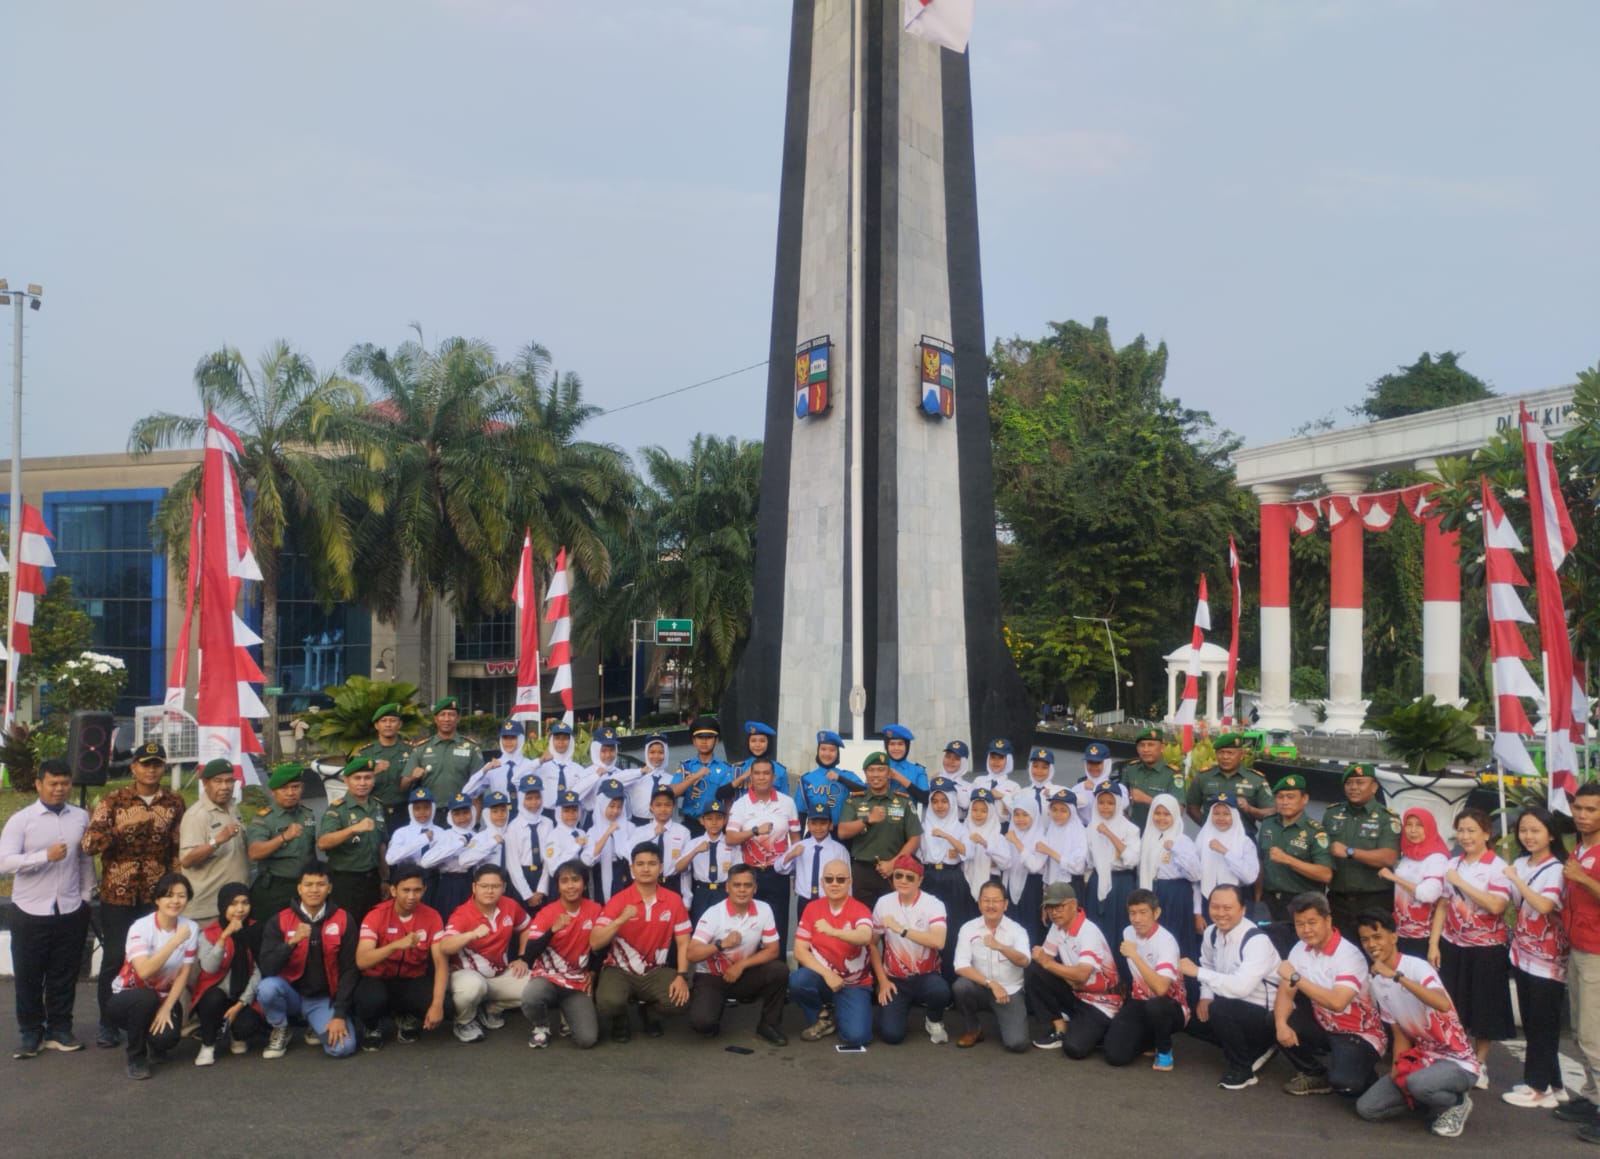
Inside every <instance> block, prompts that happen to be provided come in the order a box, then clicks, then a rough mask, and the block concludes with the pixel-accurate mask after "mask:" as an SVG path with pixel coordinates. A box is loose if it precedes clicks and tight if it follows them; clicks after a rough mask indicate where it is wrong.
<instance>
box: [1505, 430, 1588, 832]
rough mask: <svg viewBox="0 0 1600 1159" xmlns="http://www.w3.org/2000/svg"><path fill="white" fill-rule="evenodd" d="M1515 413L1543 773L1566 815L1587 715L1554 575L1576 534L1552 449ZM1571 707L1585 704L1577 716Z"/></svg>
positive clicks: (1540, 433) (1555, 806) (1557, 805)
mask: <svg viewBox="0 0 1600 1159" xmlns="http://www.w3.org/2000/svg"><path fill="white" fill-rule="evenodd" d="M1519 409H1520V411H1521V424H1522V451H1523V456H1524V458H1525V460H1526V463H1527V469H1528V513H1529V516H1530V519H1531V521H1532V524H1533V582H1534V588H1535V590H1537V591H1538V593H1539V639H1540V643H1541V646H1542V651H1543V653H1544V691H1545V699H1546V710H1545V741H1544V769H1545V774H1546V775H1547V776H1548V777H1549V778H1550V790H1549V796H1550V801H1549V806H1550V808H1551V809H1552V810H1558V811H1560V812H1563V813H1566V812H1570V807H1569V805H1568V802H1567V798H1568V795H1569V794H1571V793H1574V792H1576V791H1577V788H1578V751H1577V748H1576V742H1578V741H1580V740H1582V739H1583V733H1584V723H1585V718H1586V717H1587V715H1588V711H1587V698H1586V697H1585V696H1584V692H1583V689H1582V688H1580V687H1577V681H1576V679H1575V676H1574V671H1573V660H1572V637H1571V636H1570V635H1569V633H1568V629H1567V609H1566V602H1565V600H1564V599H1563V598H1562V595H1561V578H1560V576H1558V575H1557V574H1556V573H1557V572H1558V571H1559V570H1560V569H1561V565H1562V563H1564V562H1565V561H1566V558H1567V554H1568V552H1570V551H1571V550H1572V549H1573V548H1574V547H1576V546H1577V543H1578V533H1577V532H1576V531H1575V530H1574V529H1573V526H1572V520H1571V518H1569V517H1568V515H1567V503H1566V499H1565V498H1564V497H1563V496H1562V494H1561V476H1560V473H1559V472H1558V471H1557V470H1556V449H1555V447H1554V445H1552V444H1551V442H1550V440H1549V438H1548V437H1546V435H1545V433H1544V428H1543V427H1542V426H1540V425H1539V424H1538V423H1537V422H1535V421H1534V419H1533V416H1532V415H1530V414H1529V413H1528V408H1527V407H1520V408H1519ZM1575 705H1581V706H1583V707H1582V709H1581V710H1580V713H1578V714H1575V713H1574V706H1575Z"/></svg>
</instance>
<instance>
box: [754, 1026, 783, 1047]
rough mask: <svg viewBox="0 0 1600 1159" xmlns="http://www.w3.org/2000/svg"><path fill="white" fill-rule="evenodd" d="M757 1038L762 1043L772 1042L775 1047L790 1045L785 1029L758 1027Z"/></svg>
mask: <svg viewBox="0 0 1600 1159" xmlns="http://www.w3.org/2000/svg"><path fill="white" fill-rule="evenodd" d="M756 1037H757V1038H759V1039H761V1041H762V1042H770V1043H771V1044H772V1045H773V1046H788V1045H789V1036H788V1035H787V1034H785V1033H784V1032H783V1028H782V1027H780V1026H765V1025H757V1026H756Z"/></svg>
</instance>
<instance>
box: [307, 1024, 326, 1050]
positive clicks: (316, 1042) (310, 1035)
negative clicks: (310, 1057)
mask: <svg viewBox="0 0 1600 1159" xmlns="http://www.w3.org/2000/svg"><path fill="white" fill-rule="evenodd" d="M305 1044H306V1045H307V1046H321V1045H322V1036H321V1035H320V1034H318V1033H317V1032H316V1031H315V1030H313V1029H312V1028H311V1027H309V1026H308V1027H306V1033H305Z"/></svg>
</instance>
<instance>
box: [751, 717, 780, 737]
mask: <svg viewBox="0 0 1600 1159" xmlns="http://www.w3.org/2000/svg"><path fill="white" fill-rule="evenodd" d="M744 735H745V736H768V737H773V738H776V737H777V735H778V730H777V729H775V728H773V727H772V726H771V725H770V724H762V723H761V722H760V721H759V720H747V721H745V722H744Z"/></svg>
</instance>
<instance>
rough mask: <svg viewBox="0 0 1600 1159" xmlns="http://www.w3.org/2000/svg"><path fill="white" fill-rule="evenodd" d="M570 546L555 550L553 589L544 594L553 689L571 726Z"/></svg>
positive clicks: (566, 722)
mask: <svg viewBox="0 0 1600 1159" xmlns="http://www.w3.org/2000/svg"><path fill="white" fill-rule="evenodd" d="M567 591H568V589H567V549H566V548H564V547H563V548H562V549H561V550H560V551H559V552H557V553H556V573H555V575H553V576H551V577H550V590H549V591H548V592H547V593H546V594H545V613H544V618H545V622H546V623H548V624H553V625H554V627H553V628H552V629H551V632H550V660H549V666H550V670H551V671H553V672H554V673H555V674H556V675H555V679H554V680H552V681H551V682H550V692H551V693H552V695H553V694H555V693H560V694H561V707H562V708H564V709H565V710H566V712H565V713H564V714H563V716H562V718H561V719H562V722H563V723H564V724H566V725H567V726H568V727H571V725H572V606H571V602H570V600H569V599H568V596H567Z"/></svg>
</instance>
